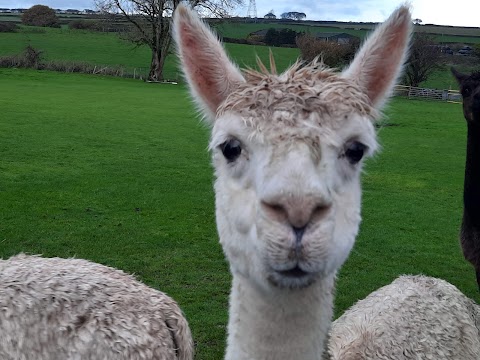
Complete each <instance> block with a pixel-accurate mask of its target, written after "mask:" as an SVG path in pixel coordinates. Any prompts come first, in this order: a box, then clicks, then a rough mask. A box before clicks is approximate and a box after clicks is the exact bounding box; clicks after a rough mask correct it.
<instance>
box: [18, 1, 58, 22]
mask: <svg viewBox="0 0 480 360" xmlns="http://www.w3.org/2000/svg"><path fill="white" fill-rule="evenodd" d="M22 23H23V24H25V25H31V26H50V27H55V26H58V17H57V15H56V14H55V10H53V9H52V8H49V7H48V6H45V5H34V6H32V7H31V8H30V9H28V10H26V11H25V12H24V13H23V15H22Z"/></svg>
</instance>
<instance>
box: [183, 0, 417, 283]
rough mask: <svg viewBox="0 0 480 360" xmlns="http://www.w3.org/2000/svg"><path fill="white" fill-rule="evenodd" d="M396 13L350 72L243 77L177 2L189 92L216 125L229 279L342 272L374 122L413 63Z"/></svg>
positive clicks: (405, 14)
mask: <svg viewBox="0 0 480 360" xmlns="http://www.w3.org/2000/svg"><path fill="white" fill-rule="evenodd" d="M410 23H411V20H410V14H409V11H408V9H407V8H406V7H401V8H399V9H398V10H397V11H396V12H395V13H394V14H393V15H392V16H391V17H390V18H389V20H388V21H387V22H386V23H384V24H383V25H381V26H380V27H379V28H378V29H377V30H376V31H375V32H374V34H372V36H371V37H370V38H369V40H368V41H367V42H366V43H365V44H364V46H363V47H362V49H361V50H360V52H359V53H358V55H357V56H356V58H355V60H354V61H353V62H352V64H351V65H350V66H349V67H348V68H347V69H346V70H345V71H343V72H342V73H335V72H333V71H332V70H329V69H326V68H325V67H324V66H323V65H322V64H321V63H319V62H314V63H312V64H309V65H306V66H302V65H301V64H300V63H297V64H295V65H293V66H292V67H291V68H290V69H288V70H286V71H285V72H284V73H282V74H277V72H276V69H275V64H274V61H273V58H272V56H271V59H270V67H271V69H270V70H267V69H266V67H265V66H264V65H263V64H261V63H259V67H260V71H258V72H257V71H254V70H246V71H244V72H243V73H242V72H241V71H239V70H238V68H237V67H236V66H235V65H234V64H233V63H232V62H231V61H230V60H229V59H228V57H227V55H226V53H225V51H224V50H223V48H222V46H221V44H220V43H219V41H218V40H217V38H216V37H215V36H214V35H213V34H212V32H211V31H210V30H209V29H208V28H207V27H206V26H205V24H204V23H203V22H202V21H201V20H199V19H198V17H197V16H196V14H195V13H194V12H192V11H191V10H189V9H188V8H186V7H185V6H182V5H181V6H179V7H178V8H177V10H176V13H175V16H174V29H175V30H174V37H175V40H176V43H177V49H178V54H179V57H180V59H181V62H182V67H183V71H184V74H185V76H186V79H187V81H188V84H189V86H190V90H191V93H192V95H193V98H194V100H195V102H196V103H197V105H198V106H199V108H200V110H201V111H202V113H203V116H204V117H205V119H206V121H207V122H208V123H209V124H210V125H211V141H210V149H211V151H212V156H213V164H214V167H215V174H216V182H215V192H216V217H217V226H218V231H219V235H220V241H221V243H222V246H223V249H224V252H225V254H226V256H227V258H228V260H229V262H230V267H231V271H232V273H233V274H234V276H235V275H238V276H242V277H243V278H246V279H248V281H250V282H251V283H252V284H254V285H256V286H258V287H259V288H264V289H265V288H270V287H276V288H302V287H307V286H309V285H311V284H313V283H314V282H315V281H316V280H318V279H319V278H321V277H323V276H327V275H332V274H334V273H335V272H336V271H337V270H338V268H339V267H340V266H341V265H342V264H343V262H344V261H345V259H346V258H347V256H348V254H349V252H350V250H351V248H352V246H353V243H354V240H355V236H356V234H357V231H358V227H359V224H360V195H361V193H360V173H361V168H362V162H363V159H364V158H365V157H367V156H369V155H371V154H372V153H373V152H374V151H375V150H376V148H377V142H376V136H375V131H374V126H373V122H374V121H375V119H376V118H377V116H378V115H379V113H380V110H381V107H382V106H383V104H384V102H385V101H386V99H387V98H388V96H389V94H390V92H391V90H392V88H393V86H394V83H395V80H396V78H397V77H398V75H399V72H400V70H401V66H402V64H403V62H404V59H405V54H406V48H407V44H408V40H409V36H410V26H411V25H410Z"/></svg>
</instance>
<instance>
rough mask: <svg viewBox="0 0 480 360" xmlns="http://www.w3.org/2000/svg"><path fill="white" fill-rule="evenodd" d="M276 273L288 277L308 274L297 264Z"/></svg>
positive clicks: (299, 276)
mask: <svg viewBox="0 0 480 360" xmlns="http://www.w3.org/2000/svg"><path fill="white" fill-rule="evenodd" d="M277 273H278V274H279V275H281V276H285V277H288V278H302V277H304V276H306V275H308V274H309V273H308V272H306V271H303V270H302V269H300V267H299V266H298V265H297V266H295V267H294V268H292V269H290V270H283V271H277Z"/></svg>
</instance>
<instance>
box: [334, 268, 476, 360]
mask: <svg viewBox="0 0 480 360" xmlns="http://www.w3.org/2000/svg"><path fill="white" fill-rule="evenodd" d="M479 325H480V308H479V306H478V305H477V304H475V303H474V302H473V301H472V300H470V299H468V298H467V297H466V296H464V295H463V294H462V293H461V292H460V291H459V290H458V289H457V288H456V287H455V286H453V285H451V284H449V283H448V282H446V281H444V280H440V279H435V278H431V277H426V276H401V277H399V278H398V279H396V280H395V281H394V282H392V283H391V284H390V285H387V286H384V287H382V288H380V289H378V290H377V291H374V292H373V293H371V294H370V295H368V296H367V297H366V298H365V299H363V300H360V301H359V302H358V303H356V304H355V305H353V306H352V307H351V308H350V309H348V310H347V311H346V312H345V313H344V314H343V315H342V316H341V317H340V318H338V319H337V320H336V321H334V322H333V324H332V329H331V332H330V343H329V350H330V355H331V359H332V360H373V359H378V360H380V359H389V360H406V359H412V360H413V359H435V360H448V359H458V360H478V359H480V334H479V329H478V326H479Z"/></svg>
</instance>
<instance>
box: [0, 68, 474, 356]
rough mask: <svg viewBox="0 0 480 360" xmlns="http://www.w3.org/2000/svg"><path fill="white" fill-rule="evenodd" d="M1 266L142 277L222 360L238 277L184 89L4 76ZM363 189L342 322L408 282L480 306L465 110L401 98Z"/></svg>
mask: <svg viewBox="0 0 480 360" xmlns="http://www.w3.org/2000/svg"><path fill="white" fill-rule="evenodd" d="M0 109H1V111H0V154H1V156H0V257H3V258H5V257H9V256H11V255H13V254H16V253H18V252H22V251H23V252H27V253H35V254H38V253H40V254H44V255H45V256H62V257H69V256H76V257H80V258H87V259H91V260H93V261H96V262H100V263H103V264H107V265H111V266H115V267H118V268H121V269H123V270H125V271H127V272H131V273H135V274H137V276H138V277H139V278H140V279H141V280H142V281H144V282H146V283H147V284H149V285H150V286H153V287H155V288H159V289H161V290H163V291H165V292H167V293H168V294H170V295H171V296H173V297H174V298H175V299H176V300H177V301H178V302H179V303H180V305H181V307H182V308H183V310H184V311H185V313H186V315H187V318H188V319H189V322H190V325H191V327H192V330H193V334H194V338H195V341H196V344H197V358H198V359H205V360H212V359H221V358H222V355H223V351H224V343H225V326H226V321H227V302H228V292H229V283H230V276H229V273H228V266H227V264H226V262H225V261H224V258H223V254H222V251H221V248H220V246H219V244H218V242H217V236H216V230H215V222H214V207H213V202H214V197H213V191H212V181H213V178H212V169H211V166H210V160H209V155H208V153H207V150H206V147H207V141H208V130H207V129H206V127H205V126H203V125H200V124H199V123H198V121H197V120H196V119H195V114H194V111H193V107H192V106H191V105H190V102H189V100H188V96H187V93H186V89H185V88H184V87H183V86H175V85H158V84H147V83H143V82H139V81H134V80H125V79H118V78H109V77H99V76H86V75H78V74H59V73H49V72H36V71H28V70H15V69H9V70H5V69H0ZM386 113H387V116H388V120H387V121H386V124H387V125H388V126H384V127H382V128H381V129H380V130H379V136H380V142H381V144H382V146H383V151H381V152H380V153H379V154H378V155H377V156H376V157H375V158H373V159H371V160H369V161H368V163H367V166H366V169H365V175H364V177H363V188H364V196H363V223H362V228H361V233H360V236H359V238H358V242H357V244H356V246H355V248H354V251H353V253H352V254H351V256H350V258H349V260H348V261H347V263H346V265H345V267H344V268H343V269H342V271H341V273H340V274H339V280H338V291H337V301H336V304H337V305H336V313H337V314H341V313H342V312H343V311H344V310H345V309H346V308H347V307H349V306H350V305H352V304H353V303H354V302H355V301H356V300H358V299H360V298H362V297H364V296H366V295H367V294H368V293H369V292H371V291H372V290H374V289H376V288H378V287H380V286H382V285H384V284H387V283H388V282H390V281H392V280H393V279H394V278H395V277H396V276H398V275H399V274H405V273H412V274H418V273H424V274H428V275H432V276H437V277H441V278H444V279H446V280H448V281H450V282H452V283H453V284H455V285H456V286H458V287H459V288H460V289H461V290H462V291H463V292H465V293H466V294H467V295H468V296H470V297H473V298H474V299H476V300H477V301H478V300H479V299H480V298H479V296H478V294H477V290H476V282H475V278H474V273H473V270H472V269H471V267H470V265H469V264H467V263H466V262H465V261H464V260H463V258H462V255H461V252H460V248H459V245H458V230H459V226H460V219H461V214H462V204H461V197H462V182H463V169H464V153H465V124H464V120H463V115H462V113H461V109H460V106H459V105H455V104H446V103H433V102H419V101H418V102H417V101H408V100H403V99H395V100H394V101H393V102H392V104H391V106H390V107H389V108H388V110H387V111H386Z"/></svg>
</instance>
